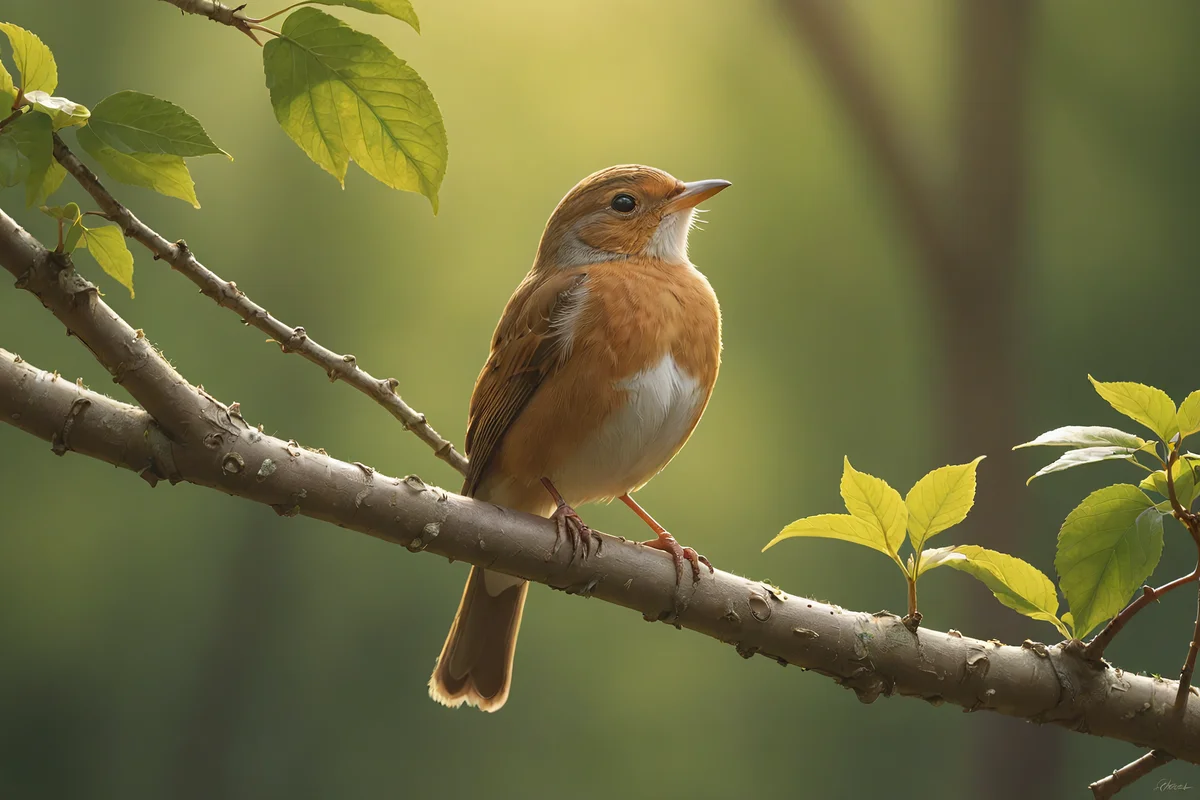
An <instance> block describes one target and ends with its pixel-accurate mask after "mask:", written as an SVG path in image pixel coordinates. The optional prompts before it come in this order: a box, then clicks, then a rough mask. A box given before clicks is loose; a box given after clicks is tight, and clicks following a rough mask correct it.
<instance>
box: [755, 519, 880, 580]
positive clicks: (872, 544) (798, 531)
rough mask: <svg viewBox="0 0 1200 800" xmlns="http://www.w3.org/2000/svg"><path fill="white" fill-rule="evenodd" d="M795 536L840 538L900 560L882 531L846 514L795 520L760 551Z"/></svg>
mask: <svg viewBox="0 0 1200 800" xmlns="http://www.w3.org/2000/svg"><path fill="white" fill-rule="evenodd" d="M796 537H816V538H819V539H841V540H842V541H843V542H853V543H854V544H861V545H863V546H864V547H869V548H871V549H872V550H878V551H879V552H881V553H883V554H884V555H886V556H888V557H889V558H891V559H892V560H893V561H895V562H896V563H897V564H899V563H900V559H899V557H898V556H897V555H896V554H895V553H893V552H892V551H891V550H889V549H888V544H887V541H886V540H885V539H884V538H883V531H881V530H879V529H878V528H876V527H875V526H874V525H872V524H870V523H868V522H864V521H863V520H861V519H859V518H858V517H852V516H850V515H849V514H819V515H817V516H815V517H805V518H804V519H798V520H796V521H795V522H793V523H792V524H791V525H788V526H787V527H786V528H784V529H783V530H782V531H780V532H779V535H778V536H776V537H775V538H774V539H772V540H771V541H769V542H767V546H766V547H764V548H763V551H764V552H765V551H766V550H767V549H769V548H771V547H774V546H775V545H777V544H779V543H780V542H782V541H783V540H784V539H792V538H796ZM901 569H903V566H901Z"/></svg>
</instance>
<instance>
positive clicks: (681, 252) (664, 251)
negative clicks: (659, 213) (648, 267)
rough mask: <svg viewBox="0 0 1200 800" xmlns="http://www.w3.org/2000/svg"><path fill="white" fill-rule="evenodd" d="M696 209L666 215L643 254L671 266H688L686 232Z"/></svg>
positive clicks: (689, 227) (690, 226)
mask: <svg viewBox="0 0 1200 800" xmlns="http://www.w3.org/2000/svg"><path fill="white" fill-rule="evenodd" d="M695 213H696V209H694V208H688V209H684V210H683V211H676V212H675V213H674V214H667V215H666V216H665V217H663V218H662V221H661V222H659V223H658V228H657V229H656V230H655V231H654V235H653V236H652V237H650V242H649V244H647V245H646V250H645V254H646V255H647V256H650V257H651V258H659V259H662V260H663V261H666V262H669V263H671V264H689V263H691V262H689V261H688V252H687V247H688V231H690V230H691V228H692V216H693V215H694V214H695Z"/></svg>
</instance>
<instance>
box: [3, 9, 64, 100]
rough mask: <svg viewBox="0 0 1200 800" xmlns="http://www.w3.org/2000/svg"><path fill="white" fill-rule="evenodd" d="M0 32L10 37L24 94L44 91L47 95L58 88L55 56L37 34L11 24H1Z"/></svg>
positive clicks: (9, 40)
mask: <svg viewBox="0 0 1200 800" xmlns="http://www.w3.org/2000/svg"><path fill="white" fill-rule="evenodd" d="M0 31H4V34H5V35H6V36H8V42H9V44H11V45H12V50H13V61H14V62H16V65H17V71H18V72H20V83H21V90H22V91H23V92H36V91H42V92H46V93H47V94H49V93H51V92H53V91H54V90H55V89H57V88H58V67H57V66H56V65H55V63H54V54H53V53H51V52H50V48H49V47H46V45H44V44H43V43H42V40H41V39H39V38H38V37H37V36H36V35H35V34H33V33H30V32H29V31H27V30H25V29H24V28H19V27H17V26H16V25H13V24H12V23H11V22H0Z"/></svg>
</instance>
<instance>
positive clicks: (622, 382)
mask: <svg viewBox="0 0 1200 800" xmlns="http://www.w3.org/2000/svg"><path fill="white" fill-rule="evenodd" d="M728 186H730V183H729V181H725V180H701V181H694V182H690V183H685V182H683V181H680V180H677V179H676V178H674V177H672V176H671V175H669V174H668V173H666V172H663V171H662V170H659V169H655V168H653V167H647V166H641V165H620V166H614V167H609V168H608V169H604V170H601V171H599V172H596V173H594V174H592V175H589V176H588V177H586V178H584V179H583V180H582V181H580V182H579V183H578V184H576V186H575V187H574V188H573V189H571V190H570V191H569V192H568V193H567V194H566V196H564V197H563V199H562V200H561V201H560V202H559V203H558V206H557V207H556V208H555V209H554V212H553V213H552V214H551V216H550V219H549V221H548V222H547V223H546V228H545V230H544V231H543V233H542V237H541V241H540V243H539V245H538V249H537V254H536V257H535V258H534V262H533V266H532V268H531V269H530V271H529V273H528V274H527V275H526V276H525V278H524V280H522V281H521V283H520V285H519V286H518V287H517V289H516V291H515V292H514V293H513V295H512V297H511V298H510V299H509V301H508V304H507V305H506V306H505V308H504V312H503V314H502V315H501V317H500V321H499V323H498V324H497V326H496V330H495V333H494V334H493V336H492V341H491V351H490V353H489V355H488V359H487V361H486V362H485V364H484V366H483V369H482V370H481V371H480V373H479V377H478V379H477V380H476V382H475V389H474V391H473V393H472V395H471V401H470V405H469V410H468V422H467V435H466V447H465V450H466V454H467V457H468V459H469V467H468V470H467V474H466V479H465V481H464V484H463V489H462V493H463V494H464V495H466V496H469V497H475V498H478V499H480V500H485V501H488V502H491V503H494V504H496V505H500V506H504V507H506V508H510V509H516V510H519V511H525V512H528V513H532V514H537V515H539V516H543V517H548V518H550V519H552V520H554V522H555V530H556V534H557V537H556V545H555V550H557V549H558V546H559V545H561V544H562V543H563V542H564V541H567V540H569V541H570V542H571V546H572V548H573V555H572V558H574V557H575V555H574V554H575V553H578V554H580V557H581V558H583V559H586V558H587V557H588V554H589V552H590V545H591V541H592V536H593V534H592V532H591V531H590V529H589V528H588V527H587V526H586V525H585V524H584V523H583V520H582V519H581V518H580V517H579V515H578V513H576V511H575V506H578V505H580V504H583V503H588V502H595V501H610V500H613V499H620V500H621V501H622V502H624V503H625V504H626V505H627V506H629V508H630V509H632V510H633V511H634V512H635V513H636V514H637V515H638V516H639V517H640V518H641V519H642V520H643V521H644V522H645V523H646V524H647V525H648V526H649V527H650V528H651V530H652V531H653V532H654V533H655V538H654V539H652V540H650V541H648V542H643V543H641V544H644V545H646V546H648V547H652V548H655V549H658V550H662V551H664V552H665V553H667V554H668V555H669V556H670V557H671V558H672V559H673V560H674V562H675V573H676V581H677V585H678V584H679V583H681V582H682V581H683V564H684V562H685V561H687V562H689V563H690V566H691V571H692V580H693V581H698V580H699V579H700V573H701V570H700V565H701V564H703V565H704V566H706V567H707V568H708V569H709V570H710V571H711V570H712V569H713V567H712V565H711V564H710V563H709V562H708V559H706V558H704V557H703V556H700V555H699V554H697V552H696V551H695V550H694V549H692V548H690V547H682V546H680V544H679V543H678V542H677V541H676V539H675V538H674V536H672V535H671V534H670V533H669V532H668V531H667V530H666V529H665V528H663V526H662V525H660V524H659V523H658V522H656V521H655V520H654V518H653V517H652V516H650V514H648V513H647V512H646V511H645V510H644V509H643V508H642V507H641V506H640V505H639V504H638V503H637V502H636V501H635V500H634V499H633V497H632V496H631V494H632V493H633V492H635V491H636V490H638V489H640V488H641V487H642V486H644V485H645V484H646V483H647V482H648V481H649V480H650V479H651V478H652V477H654V476H655V475H656V474H657V473H658V472H659V471H661V470H662V469H663V468H664V467H665V466H666V465H667V463H668V462H670V461H671V459H672V458H674V457H675V454H676V453H678V452H679V450H680V448H682V447H683V445H684V443H685V442H687V440H688V438H689V437H690V436H691V434H692V431H693V430H694V429H695V428H696V425H697V423H698V422H699V421H700V417H701V415H702V414H703V413H704V410H705V407H706V406H707V405H708V401H709V397H710V396H711V395H712V390H713V386H714V384H715V383H716V380H717V372H718V369H719V367H720V360H721V311H720V306H719V305H718V303H717V296H716V294H715V293H714V291H713V289H712V286H711V285H710V284H709V282H708V279H707V278H706V277H705V276H704V275H703V274H702V273H701V272H700V271H699V270H697V269H696V267H695V266H693V265H692V263H691V261H690V260H689V259H688V233H689V231H690V230H691V229H692V227H693V225H694V220H695V212H696V207H697V206H698V205H699V204H700V203H702V202H704V201H705V200H707V199H709V198H710V197H712V196H714V195H715V194H717V193H718V192H720V191H722V190H724V189H725V188H726V187H728ZM528 588H529V584H528V582H527V581H525V580H523V579H522V578H519V577H515V576H510V575H507V574H503V573H500V572H495V571H490V570H487V569H483V568H481V567H472V568H471V573H470V576H469V577H468V579H467V584H466V587H465V589H464V590H463V595H462V600H461V602H460V603H459V607H458V613H457V614H456V616H455V618H454V622H453V624H452V626H451V628H450V632H449V634H448V635H447V637H446V642H445V644H444V645H443V647H442V651H441V654H440V655H439V656H438V660H437V664H436V666H435V667H434V671H433V675H432V677H431V678H430V680H429V694H430V696H431V697H432V698H433V699H434V700H436V701H437V702H439V703H441V704H443V705H446V706H450V707H458V706H461V705H463V704H464V703H465V704H467V705H470V706H476V707H478V708H479V709H481V710H483V711H497V710H499V709H500V708H501V707H502V706H503V705H504V704H505V702H506V701H507V699H508V695H509V690H510V687H511V683H512V666H513V655H514V653H515V648H516V642H517V633H518V631H519V629H520V626H521V616H522V613H523V610H524V606H525V597H526V594H527V592H528Z"/></svg>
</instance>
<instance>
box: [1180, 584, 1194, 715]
mask: <svg viewBox="0 0 1200 800" xmlns="http://www.w3.org/2000/svg"><path fill="white" fill-rule="evenodd" d="M1198 652H1200V593H1198V596H1197V598H1196V627H1195V629H1194V630H1193V631H1192V643H1191V645H1190V646H1189V647H1188V654H1187V658H1186V659H1185V660H1184V662H1183V669H1182V670H1180V672H1179V691H1177V692H1176V693H1175V707H1176V708H1187V702H1188V694H1189V693H1190V692H1191V686H1192V673H1193V672H1194V671H1195V670H1196V654H1197V653H1198Z"/></svg>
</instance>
